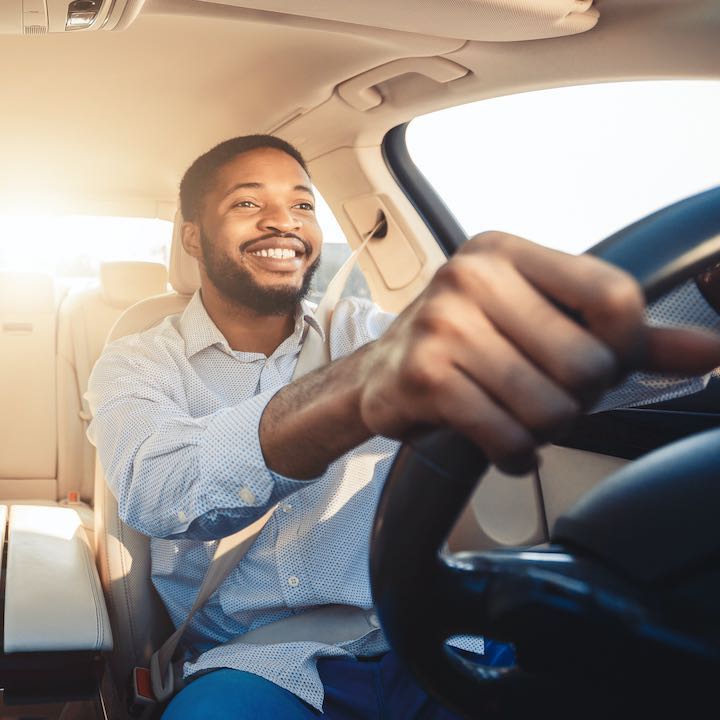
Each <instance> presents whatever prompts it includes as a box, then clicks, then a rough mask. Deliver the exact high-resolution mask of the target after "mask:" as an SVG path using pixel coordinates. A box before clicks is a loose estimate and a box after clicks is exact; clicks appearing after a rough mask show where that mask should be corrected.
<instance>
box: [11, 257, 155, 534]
mask: <svg viewBox="0 0 720 720" xmlns="http://www.w3.org/2000/svg"><path fill="white" fill-rule="evenodd" d="M166 289H167V270H166V268H165V267H164V265H161V264H159V263H142V262H114V263H105V264H104V265H102V266H101V274H100V287H99V288H98V289H93V290H88V291H84V292H80V293H73V294H70V295H67V296H66V295H65V291H64V290H63V289H62V288H60V287H58V286H57V285H56V284H55V281H54V280H53V278H52V277H51V276H50V275H48V274H44V273H23V272H10V271H3V272H0V370H1V372H0V385H1V386H2V394H3V398H4V400H5V403H6V407H7V408H12V412H6V413H4V414H3V416H2V418H1V419H0V498H1V499H2V501H3V502H4V503H6V504H7V505H13V504H23V505H31V504H36V505H48V504H55V503H57V502H66V501H67V500H68V498H71V499H72V500H73V501H74V502H73V507H74V508H75V510H76V511H77V512H78V514H79V515H80V517H81V519H82V523H83V526H84V527H85V530H86V532H87V533H88V535H89V537H90V539H91V540H92V529H93V524H94V519H93V512H92V509H91V504H92V500H93V479H94V449H93V448H92V447H91V446H90V444H89V442H88V441H87V439H86V437H85V426H86V423H85V421H84V420H83V419H82V415H83V412H82V410H83V409H82V404H81V400H80V398H81V395H82V393H84V392H85V390H86V388H87V378H88V374H89V370H90V368H91V367H92V366H93V364H94V363H95V361H96V360H97V357H98V356H99V354H100V352H101V350H102V348H103V345H104V342H105V338H106V336H107V333H108V331H109V330H110V328H111V327H112V326H113V324H114V323H115V320H116V319H117V318H118V316H119V315H120V314H121V313H122V312H123V310H125V309H126V308H128V307H129V306H130V305H132V304H134V303H135V302H137V301H138V300H139V299H141V298H144V297H148V296H149V295H154V294H157V293H162V292H164V291H165V290H166ZM88 449H90V450H93V452H92V453H90V452H89V451H88Z"/></svg>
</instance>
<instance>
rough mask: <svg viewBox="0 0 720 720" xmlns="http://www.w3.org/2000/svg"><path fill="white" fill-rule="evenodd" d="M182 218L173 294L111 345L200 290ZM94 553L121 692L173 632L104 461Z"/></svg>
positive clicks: (118, 331) (149, 305) (153, 301)
mask: <svg viewBox="0 0 720 720" xmlns="http://www.w3.org/2000/svg"><path fill="white" fill-rule="evenodd" d="M181 225H182V218H181V217H180V216H179V214H178V216H176V218H175V228H174V230H173V240H172V248H171V251H170V284H171V286H172V287H173V289H174V291H175V292H171V293H167V294H164V295H160V296H157V297H153V298H149V299H147V300H143V301H141V302H139V303H136V304H135V305H133V306H132V307H131V308H129V309H128V310H126V311H125V312H124V313H123V314H122V315H121V316H120V317H119V318H118V320H117V322H116V323H115V325H114V327H113V328H112V330H111V332H110V334H109V335H108V338H107V340H108V342H111V341H112V340H116V339H118V338H121V337H124V336H125V335H129V334H132V333H136V332H141V331H143V330H147V329H149V328H151V327H153V326H155V325H157V324H158V323H159V322H161V321H162V320H163V319H164V318H165V317H167V316H168V315H173V314H175V313H179V312H182V311H183V310H184V308H185V306H186V305H187V303H188V302H189V300H190V297H191V296H192V294H193V293H194V292H195V290H196V289H197V288H198V287H199V286H200V275H199V271H198V268H197V263H196V261H195V260H194V259H193V258H192V257H190V256H189V255H188V254H187V253H186V252H185V250H184V249H183V247H182V243H181V241H180V228H181ZM95 478H96V480H95V550H96V559H97V563H98V571H99V573H100V580H101V582H102V585H103V589H104V591H105V597H106V599H107V604H108V611H109V615H110V623H111V625H112V630H113V637H114V638H115V647H114V650H113V653H112V655H111V657H110V670H111V673H112V675H113V678H114V680H115V686H116V687H117V689H118V691H119V692H120V693H122V692H124V691H125V689H126V683H127V679H128V677H129V675H130V672H131V671H132V668H133V667H135V666H140V667H147V666H148V664H149V662H150V656H151V655H152V652H153V651H154V650H155V649H157V647H159V645H160V644H162V642H164V641H165V640H166V639H167V637H168V636H169V635H170V633H171V632H172V625H171V623H170V620H169V618H168V616H167V613H166V612H165V608H164V606H163V604H162V602H161V600H160V598H159V596H158V595H157V593H156V592H155V589H154V588H153V586H152V584H151V582H150V541H149V538H147V537H146V536H144V535H142V534H140V533H139V532H137V531H135V530H133V529H132V528H131V527H129V526H127V525H125V523H123V522H122V521H121V520H120V518H119V517H118V509H117V501H116V499H115V497H114V496H113V494H112V493H111V492H110V489H109V488H108V484H107V482H106V480H105V475H104V473H103V470H102V467H101V464H100V462H97V463H96V473H95Z"/></svg>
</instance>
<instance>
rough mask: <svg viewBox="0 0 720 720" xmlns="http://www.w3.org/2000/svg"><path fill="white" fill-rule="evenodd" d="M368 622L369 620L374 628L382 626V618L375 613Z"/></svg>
mask: <svg viewBox="0 0 720 720" xmlns="http://www.w3.org/2000/svg"><path fill="white" fill-rule="evenodd" d="M368 622H369V623H370V624H371V625H372V626H373V627H374V628H379V627H380V620H379V619H378V616H377V615H376V614H375V613H373V614H372V615H370V617H369V618H368Z"/></svg>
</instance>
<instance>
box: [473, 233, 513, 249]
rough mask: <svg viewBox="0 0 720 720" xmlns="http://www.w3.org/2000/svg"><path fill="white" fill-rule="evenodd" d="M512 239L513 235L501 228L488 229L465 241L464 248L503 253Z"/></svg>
mask: <svg viewBox="0 0 720 720" xmlns="http://www.w3.org/2000/svg"><path fill="white" fill-rule="evenodd" d="M511 240H512V236H510V235H508V234H507V233H503V232H500V231H499V230H487V231H485V232H482V233H479V234H478V235H474V236H473V237H471V238H470V240H468V241H467V243H465V245H464V246H463V249H464V250H466V251H471V250H472V251H476V252H484V253H502V252H503V251H504V250H505V249H506V248H507V247H508V245H509V243H510V242H511Z"/></svg>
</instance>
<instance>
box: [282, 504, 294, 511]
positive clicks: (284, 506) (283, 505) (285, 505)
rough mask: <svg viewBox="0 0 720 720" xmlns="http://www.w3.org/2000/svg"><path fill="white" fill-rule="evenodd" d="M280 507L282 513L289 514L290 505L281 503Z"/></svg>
mask: <svg viewBox="0 0 720 720" xmlns="http://www.w3.org/2000/svg"><path fill="white" fill-rule="evenodd" d="M280 507H281V508H282V511H283V512H286V513H289V512H291V511H292V505H291V504H290V503H283V504H282V505H281V506H280Z"/></svg>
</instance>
